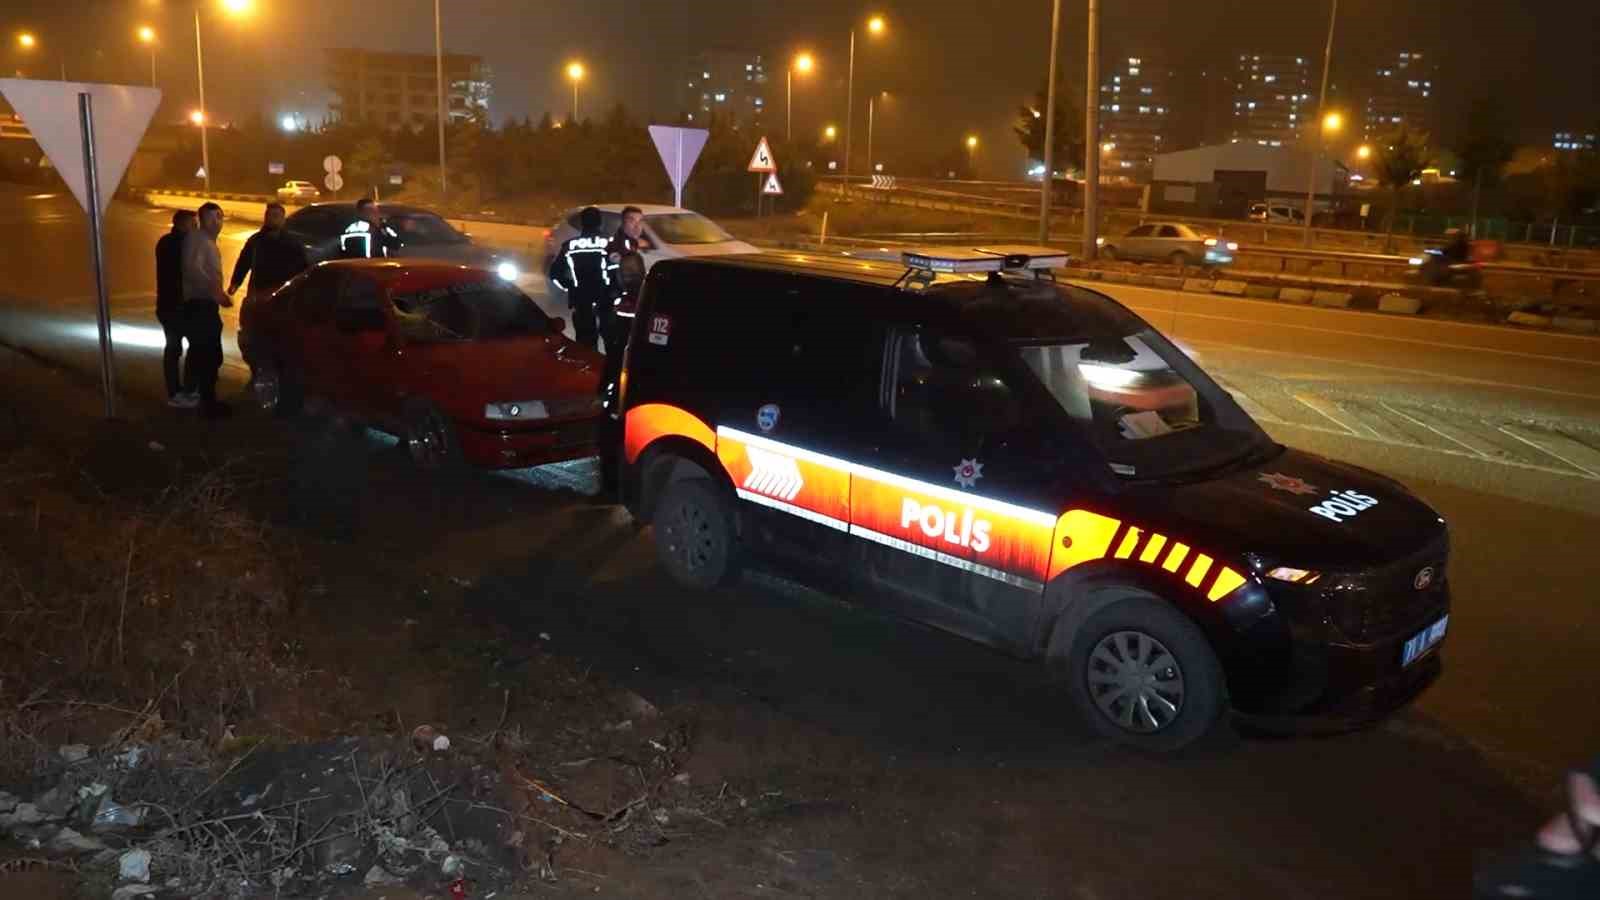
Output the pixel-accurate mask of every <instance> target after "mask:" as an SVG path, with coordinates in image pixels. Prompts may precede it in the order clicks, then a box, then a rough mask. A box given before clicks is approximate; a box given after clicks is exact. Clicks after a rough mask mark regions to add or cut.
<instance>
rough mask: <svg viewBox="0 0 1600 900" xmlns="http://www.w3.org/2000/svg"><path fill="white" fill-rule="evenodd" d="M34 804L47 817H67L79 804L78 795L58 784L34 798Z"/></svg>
mask: <svg viewBox="0 0 1600 900" xmlns="http://www.w3.org/2000/svg"><path fill="white" fill-rule="evenodd" d="M33 805H34V806H35V807H37V808H38V810H39V812H41V813H44V816H45V818H46V819H65V818H66V817H67V814H68V813H70V812H72V810H73V808H74V807H76V806H77V805H78V796H77V794H76V793H75V792H73V791H72V790H70V789H68V788H66V787H62V786H57V787H53V788H51V789H50V790H48V791H45V792H44V793H42V794H40V795H39V796H37V797H35V798H33Z"/></svg>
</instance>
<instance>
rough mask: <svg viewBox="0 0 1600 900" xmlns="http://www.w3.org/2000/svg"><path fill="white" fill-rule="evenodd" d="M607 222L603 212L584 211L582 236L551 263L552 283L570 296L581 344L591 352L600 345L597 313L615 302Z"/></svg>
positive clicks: (565, 243)
mask: <svg viewBox="0 0 1600 900" xmlns="http://www.w3.org/2000/svg"><path fill="white" fill-rule="evenodd" d="M603 221H604V220H603V218H602V217H601V215H600V210H598V209H595V208H594V207H592V206H588V207H584V210H583V212H581V213H579V214H578V227H579V229H581V233H579V234H578V235H577V236H576V237H570V238H567V239H566V240H565V241H562V242H561V246H560V247H557V248H556V254H555V258H554V259H552V260H551V263H550V280H551V282H552V283H554V284H555V286H556V287H557V288H558V289H560V290H562V291H565V292H566V295H567V308H568V309H570V310H572V328H573V330H574V331H575V332H577V336H578V343H580V344H583V345H584V346H586V347H588V348H589V349H590V350H594V349H596V348H597V345H598V344H599V343H600V324H599V322H598V321H597V319H596V318H595V317H596V313H597V310H598V309H599V307H600V305H601V304H602V303H607V302H609V301H610V300H611V273H610V271H609V267H608V265H607V262H606V247H607V245H609V244H610V243H611V242H610V240H609V239H608V238H607V237H606V236H605V235H604V234H601V233H600V226H601V223H602V222H603Z"/></svg>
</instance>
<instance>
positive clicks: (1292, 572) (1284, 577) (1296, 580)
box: [1267, 566, 1322, 584]
mask: <svg viewBox="0 0 1600 900" xmlns="http://www.w3.org/2000/svg"><path fill="white" fill-rule="evenodd" d="M1267 577H1268V578H1271V579H1274V580H1276V581H1287V582H1289V583H1290V584H1312V583H1314V582H1315V581H1316V580H1317V579H1319V578H1321V577H1322V574H1321V573H1320V572H1313V571H1311V570H1310V569H1296V568H1294V567H1293V566H1278V567H1277V568H1275V569H1272V570H1271V571H1269V572H1267Z"/></svg>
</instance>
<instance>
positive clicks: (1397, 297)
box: [1378, 294, 1422, 316]
mask: <svg viewBox="0 0 1600 900" xmlns="http://www.w3.org/2000/svg"><path fill="white" fill-rule="evenodd" d="M1378 312H1386V313H1395V314H1396V315H1402V316H1414V315H1416V314H1417V313H1419V312H1422V301H1421V300H1418V299H1417V298H1416V297H1407V296H1406V295H1404V294H1384V295H1383V296H1382V297H1379V298H1378Z"/></svg>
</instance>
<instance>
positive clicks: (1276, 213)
mask: <svg viewBox="0 0 1600 900" xmlns="http://www.w3.org/2000/svg"><path fill="white" fill-rule="evenodd" d="M1250 218H1252V219H1254V220H1255V221H1257V222H1267V223H1269V224H1274V225H1304V224H1305V222H1306V214H1305V210H1303V209H1300V208H1299V207H1294V206H1290V205H1289V204H1287V203H1255V204H1252V205H1251V206H1250Z"/></svg>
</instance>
